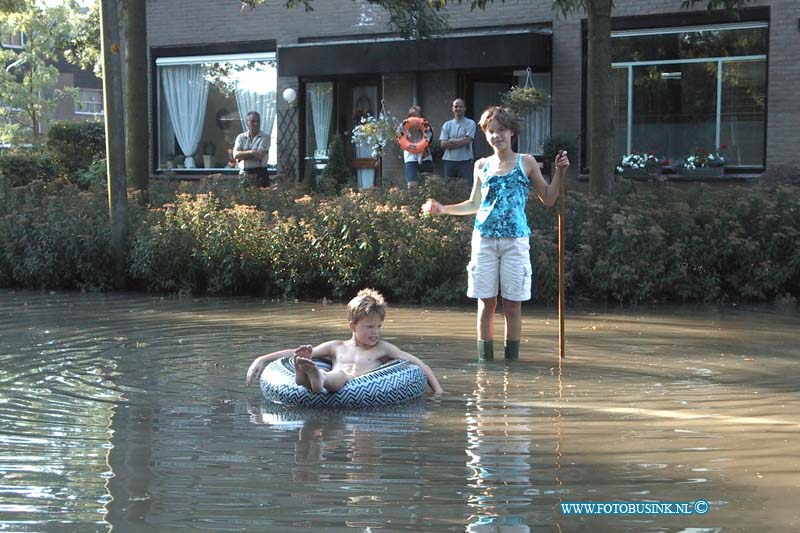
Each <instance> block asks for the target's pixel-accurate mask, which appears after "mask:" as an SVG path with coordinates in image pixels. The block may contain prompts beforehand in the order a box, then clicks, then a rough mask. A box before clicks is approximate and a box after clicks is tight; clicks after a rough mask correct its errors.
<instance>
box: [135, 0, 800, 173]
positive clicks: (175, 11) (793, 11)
mask: <svg viewBox="0 0 800 533" xmlns="http://www.w3.org/2000/svg"><path fill="white" fill-rule="evenodd" d="M680 4H681V0H618V1H617V2H616V7H615V9H614V12H613V14H614V16H615V17H629V16H641V15H648V16H649V15H654V14H669V13H678V14H682V15H683V16H688V15H690V14H691V12H692V11H695V12H698V13H699V12H702V11H704V10H705V8H704V4H703V3H701V4H698V6H697V7H696V8H694V9H693V10H682V9H681V7H680ZM313 5H314V8H315V11H314V12H312V13H305V12H304V11H303V9H302V8H294V9H290V10H289V9H286V8H284V7H283V6H282V3H281V2H268V5H265V6H259V7H257V8H256V9H255V10H252V11H250V10H245V11H240V10H239V4H238V3H237V2H234V1H233V0H229V1H225V2H222V1H220V0H149V1H148V6H147V7H148V40H149V44H150V46H151V47H163V46H181V45H203V44H208V43H214V44H219V43H225V42H241V41H249V40H253V41H262V40H275V41H276V42H277V43H278V46H281V45H284V44H291V43H296V42H298V41H299V40H303V39H325V38H335V37H341V36H352V35H361V36H363V35H365V34H370V33H384V32H386V31H387V28H386V21H387V17H386V15H385V13H384V12H383V11H382V10H381V9H379V8H377V7H374V6H371V5H369V3H368V2H366V0H359V1H355V2H353V1H351V0H325V1H322V0H319V1H317V2H314V4H313ZM551 5H552V2H551V0H506V1H505V2H496V3H495V4H493V5H490V6H489V7H488V8H487V9H486V10H485V11H480V10H476V11H470V9H469V6H468V3H465V5H451V6H450V7H449V8H448V14H449V20H450V24H451V27H452V28H454V29H455V28H462V29H464V28H480V27H494V28H496V27H502V26H507V25H520V24H540V23H550V24H552V28H553V123H552V131H553V134H556V135H561V134H565V135H574V136H575V137H578V135H579V133H580V132H581V129H582V128H584V127H585V125H584V124H583V123H582V114H581V103H582V102H581V87H582V84H583V83H584V80H583V79H582V70H581V68H582V67H581V64H582V50H581V20H582V19H584V18H585V16H584V15H583V14H582V13H580V14H577V15H576V14H573V15H570V16H567V17H564V16H563V15H560V14H556V13H554V12H553V11H552V9H551ZM748 6H770V7H771V28H770V58H769V93H768V102H769V103H768V106H769V107H768V113H769V114H768V127H767V143H768V149H767V164H768V165H770V166H771V165H784V164H796V163H797V159H798V158H797V156H796V155H795V154H796V144H797V139H798V138H800V106H797V105H796V103H795V102H794V92H795V91H796V87H798V86H800V62H798V61H797V60H796V59H795V57H794V56H795V55H796V53H797V50H800V32H799V31H798V19H799V18H800V2H798V1H797V0H772V1H769V0H759V1H755V2H750V3H749V4H748ZM280 83H281V87H279V90H278V94H280V93H281V92H282V90H283V86H284V85H286V84H291V83H292V80H284V79H281V80H280ZM421 85H422V89H421V91H420V94H421V98H420V104H421V105H422V106H423V108H424V113H425V116H426V118H428V119H429V120H430V121H431V123H432V124H433V125H434V128H435V129H436V133H437V136H438V132H439V129H440V128H441V124H442V123H443V122H444V121H445V120H447V119H448V118H450V102H451V101H452V99H453V98H454V97H455V96H460V95H456V94H455V93H456V75H455V73H453V72H437V73H426V74H425V75H424V76H423V77H422V78H421ZM384 95H385V99H386V102H387V106H388V107H389V108H390V109H391V111H392V113H393V114H395V116H398V118H402V117H404V116H405V111H406V110H407V107H408V105H409V104H410V103H411V101H412V99H413V79H412V78H411V77H410V76H409V75H394V74H392V75H388V74H387V75H386V76H385V78H384ZM278 104H279V112H281V111H282V110H284V108H285V103H284V102H283V101H282V99H281V98H278ZM295 144H296V143H295ZM577 155H578V154H576V156H577ZM396 159H397V157H396V154H395V155H393V156H391V157H388V158H387V161H386V162H385V168H386V170H387V172H399V170H400V166H399V159H397V160H396ZM400 175H401V174H400Z"/></svg>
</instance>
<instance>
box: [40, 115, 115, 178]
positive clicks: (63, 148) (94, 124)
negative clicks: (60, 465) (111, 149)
mask: <svg viewBox="0 0 800 533" xmlns="http://www.w3.org/2000/svg"><path fill="white" fill-rule="evenodd" d="M47 148H48V150H49V151H50V152H51V153H52V157H53V160H54V161H55V164H56V165H57V167H58V169H59V175H60V177H61V178H62V179H63V180H64V181H67V182H72V181H73V178H74V177H75V176H76V175H77V173H78V172H79V171H81V170H84V169H86V168H89V167H90V166H91V165H92V164H93V163H94V162H95V161H98V160H102V159H105V153H106V141H105V126H104V124H103V123H102V122H100V121H97V120H92V121H64V122H54V123H53V124H52V125H51V126H50V129H49V130H47Z"/></svg>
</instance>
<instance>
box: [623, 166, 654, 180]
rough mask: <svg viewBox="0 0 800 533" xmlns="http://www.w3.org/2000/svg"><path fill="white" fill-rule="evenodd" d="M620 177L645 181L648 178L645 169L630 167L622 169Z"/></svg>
mask: <svg viewBox="0 0 800 533" xmlns="http://www.w3.org/2000/svg"><path fill="white" fill-rule="evenodd" d="M622 176H623V177H625V178H628V179H646V178H648V177H650V175H649V173H648V172H647V169H646V168H631V167H624V168H623V169H622Z"/></svg>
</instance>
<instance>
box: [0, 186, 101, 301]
mask: <svg viewBox="0 0 800 533" xmlns="http://www.w3.org/2000/svg"><path fill="white" fill-rule="evenodd" d="M0 203H1V204H2V207H1V208H0V213H4V214H3V215H2V217H1V218H0V250H2V255H0V281H2V282H3V283H4V285H6V286H21V287H32V288H59V289H71V288H79V289H84V290H106V289H109V288H111V287H112V286H113V283H112V276H111V272H112V268H111V265H112V262H111V253H110V244H109V243H110V237H109V234H110V229H109V224H108V207H107V200H106V198H105V196H104V195H103V194H92V193H88V192H81V191H79V190H78V189H77V188H76V187H74V186H65V185H63V184H61V183H58V182H54V183H45V182H33V183H31V184H29V185H27V186H25V187H19V188H17V189H15V190H13V191H11V192H10V193H9V194H8V195H4V196H3V197H2V202H0Z"/></svg>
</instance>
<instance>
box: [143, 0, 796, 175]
mask: <svg viewBox="0 0 800 533" xmlns="http://www.w3.org/2000/svg"><path fill="white" fill-rule="evenodd" d="M551 4H552V3H551V2H550V0H546V1H545V0H541V1H538V0H536V1H534V0H506V1H505V2H496V3H494V4H492V5H490V6H489V7H488V8H487V9H486V10H485V11H480V10H476V11H470V9H469V7H468V6H466V5H452V6H450V7H448V10H447V14H448V18H449V23H450V30H449V32H448V34H447V35H445V36H443V37H442V38H439V39H433V40H429V41H422V42H408V41H403V40H402V39H399V38H398V37H397V36H396V35H394V34H392V33H391V32H390V30H389V28H388V25H387V15H386V14H385V12H383V11H382V10H381V9H379V8H377V7H374V6H372V5H370V4H369V3H368V2H367V1H366V0H356V1H351V0H335V1H334V0H331V1H325V2H322V1H318V2H315V3H314V11H313V12H308V13H307V12H305V11H303V9H302V8H295V9H286V8H284V7H282V6H281V5H278V4H272V3H268V4H266V5H262V6H259V7H257V8H256V9H254V10H243V11H240V10H239V8H238V4H236V3H235V2H220V1H219V0H150V1H149V2H148V5H147V8H148V14H147V19H148V21H147V22H148V43H149V54H150V62H151V91H152V99H151V100H152V106H151V108H152V112H151V119H152V120H151V131H152V133H153V135H152V139H153V141H152V146H151V148H152V154H153V157H152V164H153V170H154V172H155V173H160V172H161V171H163V170H164V168H165V166H166V163H167V162H168V161H171V160H173V159H175V158H177V161H180V160H181V158H182V157H183V156H184V154H186V153H190V155H193V157H190V158H186V159H187V164H186V165H185V166H188V167H192V166H195V167H198V168H199V169H200V170H198V168H196V169H192V170H185V171H181V172H186V173H187V174H189V173H191V174H195V175H202V174H203V173H204V172H206V173H207V172H220V171H229V172H233V171H234V170H233V169H229V168H228V163H229V154H227V147H228V145H230V143H231V139H232V137H233V136H234V135H235V134H236V133H238V132H240V131H241V130H242V127H241V122H240V113H239V110H240V109H241V110H242V111H245V109H244V107H245V106H250V107H253V108H254V109H263V112H262V115H264V116H265V117H266V118H267V120H266V121H265V120H262V126H263V125H264V122H269V124H267V126H268V127H272V130H271V131H270V132H271V133H272V135H273V139H274V143H273V148H272V149H271V154H270V155H271V160H270V162H271V164H273V165H275V167H276V168H277V171H278V172H279V173H283V174H285V175H287V176H290V177H293V178H302V176H303V174H304V167H305V166H306V165H312V164H314V162H315V160H316V162H320V161H324V156H325V148H327V146H324V142H325V141H324V140H325V139H330V137H331V135H334V134H341V135H343V138H344V139H345V142H346V145H347V156H348V161H349V162H350V164H351V165H352V166H353V168H354V169H361V171H362V172H363V170H364V169H366V168H368V167H369V166H370V165H369V161H368V155H365V154H364V153H359V152H358V151H357V150H356V149H354V147H352V146H350V144H349V142H347V140H348V136H349V132H350V131H351V130H352V127H353V123H354V120H355V119H356V117H357V116H358V114H359V112H360V113H363V112H365V111H367V110H368V111H369V112H370V113H373V114H374V113H376V112H378V111H380V108H381V102H382V103H383V108H384V109H385V110H386V111H388V112H390V113H391V114H392V115H393V116H395V117H397V118H403V117H405V112H406V110H407V109H408V106H409V105H411V104H412V103H417V104H420V105H421V106H422V107H423V110H424V115H425V117H426V118H428V119H429V120H430V122H431V123H432V124H433V126H434V128H435V130H436V134H437V136H438V132H439V129H440V128H441V125H442V123H443V122H444V121H445V120H447V119H449V118H451V113H450V103H451V101H452V100H453V98H455V97H458V96H460V97H464V98H465V99H466V100H467V106H468V108H469V109H468V112H467V115H468V116H471V117H473V118H477V116H476V115H479V113H480V111H481V110H482V108H483V106H485V105H487V104H491V103H495V102H496V101H497V99H498V95H499V93H501V92H503V91H505V90H507V89H508V88H509V87H510V86H511V85H513V84H523V83H526V81H527V82H528V83H533V84H534V85H535V86H537V87H539V88H541V89H542V90H545V91H546V92H548V93H550V94H551V100H550V104H549V106H548V107H547V109H545V110H542V111H540V112H538V113H537V116H535V117H533V116H532V117H529V127H530V130H529V131H528V134H527V137H526V138H525V139H521V141H524V142H523V144H524V146H521V147H520V148H521V150H524V151H530V152H532V153H534V154H535V153H537V152H539V151H540V150H541V144H542V142H543V141H544V140H545V139H546V138H547V137H549V136H567V137H574V138H575V140H576V141H577V145H578V146H579V147H580V148H581V152H585V149H584V147H585V146H586V145H587V143H588V140H587V137H586V130H587V128H586V67H585V60H586V48H585V30H586V20H585V16H583V15H573V16H568V17H564V16H562V15H559V14H557V13H555V12H553V11H552V10H551ZM680 4H681V2H680V0H619V1H617V2H616V6H615V8H614V12H613V16H614V18H613V23H612V24H613V32H614V33H613V39H612V42H613V43H614V45H613V50H614V54H613V57H614V59H613V61H614V76H615V87H616V94H615V129H616V134H615V150H616V151H617V152H619V153H618V154H615V155H623V154H624V153H628V152H638V151H651V152H654V153H656V154H658V155H659V157H666V158H678V157H681V156H683V155H685V154H686V153H687V151H691V150H693V149H694V148H692V147H702V148H704V149H708V150H709V151H713V150H720V151H722V152H723V153H724V154H725V155H726V158H727V159H728V164H727V165H726V172H729V173H742V174H748V175H753V174H758V173H760V172H762V171H763V170H764V169H769V168H771V167H774V166H782V165H789V166H800V158H798V157H797V155H796V148H795V145H796V143H797V140H798V139H800V107H798V106H797V105H796V104H795V103H794V102H793V96H794V88H795V87H798V86H800V64H799V63H798V62H797V61H796V60H795V58H794V57H793V53H794V52H796V51H797V50H800V25H799V24H800V23H799V21H800V3H798V2H797V1H796V0H772V1H766V0H764V1H755V2H751V3H749V4H748V7H747V8H745V9H742V10H739V11H738V12H737V13H734V14H730V13H725V12H708V11H706V10H705V9H703V8H702V7H698V8H695V9H681V7H680ZM258 64H260V65H261V67H253V65H258ZM187 65H201V66H202V67H198V69H199V68H205V69H207V70H206V71H204V72H206V74H205V75H203V74H200V73H199V72H200V70H197V69H195V71H194V72H195V74H194V75H195V78H191V77H190V78H186V79H195V80H197V79H200V78H202V77H203V76H205V78H206V79H207V80H210V82H209V83H207V85H208V86H209V87H210V88H207V89H206V90H207V93H208V94H207V95H206V96H204V97H203V96H201V97H200V100H189V101H188V104H189V106H190V107H194V108H197V107H204V108H205V109H204V110H202V109H201V112H200V115H202V116H199V117H198V116H192V117H186V116H185V114H184V115H180V113H179V112H178V109H181V108H180V107H179V106H178V105H177V104H176V103H174V102H167V100H170V98H172V97H173V96H175V95H178V96H179V97H181V96H182V93H183V92H189V91H188V90H186V91H184V89H181V87H188V86H189V85H187V84H191V83H195V82H191V81H174V80H175V79H178V80H183V79H184V78H172V74H173V73H172V72H168V71H170V69H172V70H176V69H188V68H189V67H188V66H187ZM248 65H249V66H248ZM220 66H222V68H220ZM251 67H252V69H251ZM528 68H530V69H531V74H532V76H531V77H529V76H528V71H527V69H528ZM248 69H251V70H253V72H257V73H258V74H257V75H256V74H253V76H249V75H246V74H243V73H245V72H247V71H248ZM187 72H188V70H187ZM208 72H211V75H208ZM181 75H183V74H181ZM189 76H191V75H189ZM259 76H260V77H259ZM167 79H169V80H173V81H167ZM253 80H261V81H258V82H254V81H253ZM288 88H291V89H292V90H293V92H294V94H296V95H297V99H296V101H295V102H294V103H293V104H291V105H290V104H289V103H288V102H287V101H286V99H285V98H284V97H283V95H284V91H285V90H286V89H288ZM312 93H313V94H312ZM172 99H173V100H174V98H172ZM198 102H200V105H198ZM186 104H187V102H184V105H186ZM367 108H368V109H367ZM188 118H191V120H188ZM184 119H187V120H184ZM192 121H193V122H192ZM184 122H186V124H184ZM189 123H191V124H194V126H191V125H190V124H189ZM273 124H274V126H272V125H273ZM326 126H327V127H326ZM192 134H193V135H192ZM181 139H182V142H181ZM480 142H483V141H482V140H478V141H476V151H477V152H478V154H477V155H481V154H482V153H483V152H484V151H485V150H487V147H486V146H485V145H480ZM318 145H319V146H318ZM203 147H205V148H203ZM192 151H193V152H194V153H193V154H192ZM205 152H213V153H211V154H205ZM176 154H177V155H176ZM201 155H207V156H209V157H207V158H201ZM359 156H360V157H359ZM203 159H205V161H203ZM578 162H579V165H578V166H579V167H580V169H581V170H582V171H586V169H587V168H588V161H587V160H586V157H585V154H584V153H581V154H580V155H579V159H578ZM170 166H172V165H170ZM202 167H207V168H202ZM383 168H384V179H385V181H387V182H391V183H396V184H399V183H402V170H401V169H402V160H401V158H400V153H399V150H397V149H396V147H392V148H391V149H390V150H388V151H387V153H386V155H385V156H384V158H383Z"/></svg>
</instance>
